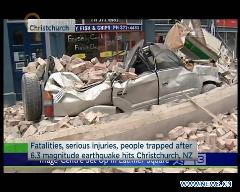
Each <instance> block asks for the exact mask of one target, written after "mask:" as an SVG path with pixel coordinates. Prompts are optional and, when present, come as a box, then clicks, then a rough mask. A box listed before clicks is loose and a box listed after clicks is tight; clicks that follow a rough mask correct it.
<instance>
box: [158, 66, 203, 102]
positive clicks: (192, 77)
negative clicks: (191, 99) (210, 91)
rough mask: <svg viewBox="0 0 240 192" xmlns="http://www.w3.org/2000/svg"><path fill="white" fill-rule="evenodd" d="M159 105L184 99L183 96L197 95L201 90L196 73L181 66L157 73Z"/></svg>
mask: <svg viewBox="0 0 240 192" xmlns="http://www.w3.org/2000/svg"><path fill="white" fill-rule="evenodd" d="M158 76H159V82H160V83H159V84H160V85H159V103H160V104H162V103H166V102H168V101H173V100H177V99H181V98H184V97H185V96H184V94H183V93H185V94H189V95H197V94H199V93H200V90H201V82H200V80H199V77H198V75H197V74H196V73H193V72H191V71H189V70H187V69H185V68H184V67H182V66H179V67H176V68H167V69H163V70H159V71H158Z"/></svg>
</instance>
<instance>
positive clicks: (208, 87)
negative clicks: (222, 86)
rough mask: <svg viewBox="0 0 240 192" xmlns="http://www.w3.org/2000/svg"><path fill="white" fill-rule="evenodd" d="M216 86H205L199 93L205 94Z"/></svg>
mask: <svg viewBox="0 0 240 192" xmlns="http://www.w3.org/2000/svg"><path fill="white" fill-rule="evenodd" d="M216 87H217V86H216V85H214V84H205V85H203V87H202V92H201V93H206V92H208V91H211V90H212V89H215V88H216Z"/></svg>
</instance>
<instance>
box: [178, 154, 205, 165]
mask: <svg viewBox="0 0 240 192" xmlns="http://www.w3.org/2000/svg"><path fill="white" fill-rule="evenodd" d="M173 165H206V154H198V159H197V160H196V161H175V162H174V163H173Z"/></svg>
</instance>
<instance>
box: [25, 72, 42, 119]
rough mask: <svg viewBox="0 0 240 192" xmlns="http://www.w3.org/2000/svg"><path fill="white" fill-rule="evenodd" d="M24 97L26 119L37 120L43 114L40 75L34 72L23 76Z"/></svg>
mask: <svg viewBox="0 0 240 192" xmlns="http://www.w3.org/2000/svg"><path fill="white" fill-rule="evenodd" d="M22 98H23V108H24V114H25V119H26V120H27V121H37V120H39V119H41V116H42V91H41V85H40V83H39V81H38V77H37V75H36V74H34V73H25V74H23V76H22Z"/></svg>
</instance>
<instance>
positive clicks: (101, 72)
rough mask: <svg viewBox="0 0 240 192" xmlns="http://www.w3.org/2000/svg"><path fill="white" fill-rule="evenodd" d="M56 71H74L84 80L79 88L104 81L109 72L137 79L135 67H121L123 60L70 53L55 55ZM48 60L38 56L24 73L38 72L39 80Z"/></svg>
mask: <svg viewBox="0 0 240 192" xmlns="http://www.w3.org/2000/svg"><path fill="white" fill-rule="evenodd" d="M53 60H54V63H55V65H54V72H72V73H74V74H75V75H77V76H78V77H79V79H80V80H81V81H82V82H83V83H82V84H78V85H76V88H77V89H81V87H83V86H84V85H89V84H92V83H96V82H99V81H102V80H103V79H104V77H105V74H106V73H108V72H113V71H114V72H116V71H118V72H120V73H122V75H121V79H122V80H123V81H126V80H128V79H136V78H137V75H136V74H135V70H134V69H129V72H125V71H124V69H123V68H121V65H122V62H117V61H116V60H113V61H111V62H110V61H109V60H108V61H106V62H104V63H101V62H100V61H99V60H98V58H96V57H95V58H92V59H91V61H85V60H82V59H81V58H79V57H77V56H76V55H72V56H71V57H70V56H68V55H63V56H62V58H59V59H58V58H56V57H54V59H53ZM46 64H47V63H46V60H43V59H42V58H37V59H36V61H35V62H30V63H29V64H28V66H27V67H24V68H23V72H24V73H36V75H37V77H38V79H39V80H41V79H42V78H43V75H44V71H45V66H46Z"/></svg>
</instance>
